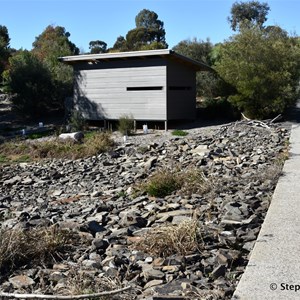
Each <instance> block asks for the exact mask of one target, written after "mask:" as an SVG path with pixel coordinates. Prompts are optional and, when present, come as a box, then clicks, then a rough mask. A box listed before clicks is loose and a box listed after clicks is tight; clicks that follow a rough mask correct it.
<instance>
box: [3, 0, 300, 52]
mask: <svg viewBox="0 0 300 300" xmlns="http://www.w3.org/2000/svg"><path fill="white" fill-rule="evenodd" d="M234 2H236V1H235V0H0V10H1V13H0V25H4V26H6V27H7V29H8V33H9V36H10V39H11V41H10V46H11V47H12V48H15V49H20V48H23V49H27V50H30V49H32V43H33V42H34V40H35V38H36V37H37V36H38V35H40V34H41V33H42V32H43V31H44V29H45V28H46V27H47V26H48V25H54V26H62V27H65V29H66V31H67V32H69V33H70V34H71V36H70V40H71V41H72V42H73V43H74V44H75V45H76V46H77V47H78V48H79V49H80V51H81V52H82V53H84V52H88V51H89V42H90V41H94V40H102V41H104V42H106V43H107V45H108V47H112V46H113V44H114V43H115V41H116V39H117V37H118V36H120V35H122V36H126V33H127V32H128V31H129V30H130V29H133V28H135V16H136V15H137V14H138V13H139V12H140V11H141V10H142V9H149V10H152V11H154V12H156V13H157V15H158V18H159V19H160V20H161V21H163V22H164V28H165V31H166V41H167V43H168V45H169V48H170V49H171V48H172V47H174V46H175V45H177V44H178V43H179V42H180V41H182V40H185V39H193V38H197V39H198V40H206V39H207V38H209V39H210V41H211V42H212V43H214V44H215V43H219V42H223V41H224V40H226V39H228V38H229V37H230V36H231V35H233V34H234V32H232V31H231V29H230V26H229V23H228V21H227V18H228V16H229V15H230V9H231V6H232V4H233V3H234ZM239 2H240V1H239ZM261 2H267V3H268V4H269V6H270V8H271V10H270V12H269V14H268V21H267V22H266V25H279V26H280V27H281V28H283V29H285V30H286V31H288V32H289V33H291V34H292V33H296V34H298V35H300V17H299V12H300V0H269V1H268V0H264V1H261Z"/></svg>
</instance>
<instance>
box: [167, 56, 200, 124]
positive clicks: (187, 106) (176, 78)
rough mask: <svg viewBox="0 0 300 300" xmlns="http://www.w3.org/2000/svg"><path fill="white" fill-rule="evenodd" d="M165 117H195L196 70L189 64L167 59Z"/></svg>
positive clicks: (170, 118) (169, 118) (173, 118)
mask: <svg viewBox="0 0 300 300" xmlns="http://www.w3.org/2000/svg"><path fill="white" fill-rule="evenodd" d="M167 85H168V91H167V119H168V120H179V119H181V120H184V119H185V120H189V119H192V120H193V119H195V118H196V72H195V70H194V69H193V68H191V67H190V66H187V65H186V64H183V63H179V62H177V61H174V60H168V66H167Z"/></svg>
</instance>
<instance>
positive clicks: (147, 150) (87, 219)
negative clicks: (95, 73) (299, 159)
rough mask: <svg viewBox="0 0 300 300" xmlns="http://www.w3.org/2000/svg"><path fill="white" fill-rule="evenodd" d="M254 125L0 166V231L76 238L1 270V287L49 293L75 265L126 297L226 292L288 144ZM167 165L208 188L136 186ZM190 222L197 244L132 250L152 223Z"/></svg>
mask: <svg viewBox="0 0 300 300" xmlns="http://www.w3.org/2000/svg"><path fill="white" fill-rule="evenodd" d="M262 124H263V123H259V122H248V121H241V122H235V123H231V124H227V125H225V126H222V127H219V128H218V129H216V130H214V131H212V132H211V133H210V134H208V135H205V134H204V132H205V131H202V130H201V129H199V130H196V131H194V132H193V134H189V135H187V136H186V137H170V138H169V139H167V140H164V141H160V142H155V141H153V140H152V141H151V142H150V143H148V144H146V143H145V144H140V145H135V144H132V143H127V144H120V145H119V146H117V147H116V148H115V149H114V150H113V151H111V152H109V153H102V154H100V155H98V156H94V157H90V158H86V159H79V160H75V161H72V160H51V161H50V160H48V161H41V162H35V163H20V164H14V165H3V166H1V167H0V195H1V197H0V220H1V228H2V230H13V229H20V228H21V229H24V230H30V229H32V228H37V227H45V226H46V227H49V226H57V227H59V228H63V229H68V230H71V231H73V232H76V234H77V236H78V240H77V241H76V247H73V248H71V249H70V250H69V252H68V254H67V255H65V256H64V257H62V258H61V261H56V262H53V264H52V265H51V264H50V265H47V266H45V265H33V266H31V265H30V264H28V265H27V266H26V265H25V266H23V267H22V268H20V269H18V270H14V271H13V272H12V273H10V274H2V276H1V278H0V279H1V282H0V291H2V292H10V293H29V292H30V293H46V294H55V295H57V294H60V291H61V290H63V289H67V288H68V284H70V282H69V281H68V276H69V277H70V274H71V272H74V270H77V272H79V273H80V274H82V272H85V273H88V274H89V276H92V277H93V278H94V280H95V281H96V278H98V279H99V278H111V279H113V280H115V281H117V282H118V283H119V284H120V285H119V286H123V287H124V286H125V287H127V286H130V287H131V292H130V294H127V296H126V297H125V296H124V297H125V299H167V297H171V296H174V297H175V296H176V297H177V298H176V299H230V298H231V296H232V294H233V292H234V289H235V287H236V284H237V282H238V280H239V278H240V276H241V274H242V273H243V270H244V268H245V266H246V264H247V261H248V256H249V253H250V251H251V249H252V247H253V245H254V243H255V240H256V237H257V234H258V232H259V230H260V227H261V224H262V222H263V220H264V216H265V214H266V212H267V209H268V206H269V203H270V201H271V197H272V193H273V191H274V188H275V186H276V183H277V180H278V177H279V175H280V171H281V168H282V162H283V159H284V155H285V153H286V150H287V144H288V143H287V141H288V137H289V130H287V129H285V128H284V127H282V126H281V125H280V124H279V125H273V124H270V125H269V126H265V125H264V126H261V125H262ZM173 166H174V168H175V167H176V168H177V169H178V168H179V169H181V170H185V169H189V168H196V169H197V170H200V171H201V172H202V174H203V176H204V178H205V181H206V182H207V183H209V189H206V190H205V192H202V193H200V192H199V193H197V192H195V191H193V192H191V193H189V192H188V191H185V192H184V193H183V192H182V191H180V190H179V191H176V192H173V193H172V194H171V195H168V196H166V197H164V198H158V197H151V196H149V195H147V194H146V193H136V192H135V187H136V186H137V185H138V184H139V183H142V182H147V181H149V180H150V179H149V178H150V177H151V175H152V174H154V173H155V172H157V170H160V169H164V168H169V169H170V168H172V167H173ZM189 220H196V221H197V223H198V225H199V226H198V234H199V236H198V237H197V238H198V239H200V241H198V242H199V243H198V245H199V247H198V248H197V249H194V250H192V251H189V252H188V253H172V252H171V254H170V253H168V255H163V254H160V255H158V254H153V251H152V252H151V251H147V249H143V248H142V247H137V243H138V242H141V240H142V241H143V239H147V236H148V233H149V232H151V230H153V229H154V228H156V229H157V228H160V227H165V226H166V225H168V226H179V224H182V222H188V221H189ZM178 243H180V241H178ZM139 245H140V244H139ZM154 253H158V252H155V251H154ZM0 259H1V257H0ZM91 274H92V275H91ZM114 297H122V295H120V296H114ZM130 297H131V298H130ZM111 299H121V298H111Z"/></svg>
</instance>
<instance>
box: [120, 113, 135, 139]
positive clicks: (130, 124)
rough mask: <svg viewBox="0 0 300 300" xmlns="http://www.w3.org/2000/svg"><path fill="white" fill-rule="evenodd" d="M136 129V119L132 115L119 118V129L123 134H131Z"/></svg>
mask: <svg viewBox="0 0 300 300" xmlns="http://www.w3.org/2000/svg"><path fill="white" fill-rule="evenodd" d="M133 129H134V119H133V117H132V116H131V115H123V116H121V117H120V118H119V124H118V130H119V131H120V132H121V134H123V135H131V134H132V132H133Z"/></svg>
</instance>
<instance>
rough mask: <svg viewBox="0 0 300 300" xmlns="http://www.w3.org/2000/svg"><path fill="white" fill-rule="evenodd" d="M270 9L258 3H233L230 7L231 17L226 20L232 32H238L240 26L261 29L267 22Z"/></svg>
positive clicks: (266, 5) (264, 4) (265, 4)
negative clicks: (251, 26) (253, 26)
mask: <svg viewBox="0 0 300 300" xmlns="http://www.w3.org/2000/svg"><path fill="white" fill-rule="evenodd" d="M269 10H270V7H269V5H268V4H267V3H260V2H259V1H249V2H235V3H234V4H233V5H232V7H231V17H229V18H228V20H229V22H230V25H231V28H232V30H233V31H236V30H238V29H239V28H240V27H241V24H244V26H245V25H246V24H249V25H257V26H258V27H260V28H262V26H263V24H264V23H265V22H266V21H267V15H268V12H269Z"/></svg>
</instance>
